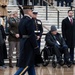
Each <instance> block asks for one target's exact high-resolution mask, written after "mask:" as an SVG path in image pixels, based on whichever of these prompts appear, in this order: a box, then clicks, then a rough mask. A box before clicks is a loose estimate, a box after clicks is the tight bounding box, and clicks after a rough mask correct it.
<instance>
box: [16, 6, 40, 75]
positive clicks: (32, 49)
mask: <svg viewBox="0 0 75 75" xmlns="http://www.w3.org/2000/svg"><path fill="white" fill-rule="evenodd" d="M29 8H30V6H28V7H27V6H26V7H24V17H23V18H22V19H21V21H20V24H19V35H20V56H19V64H18V66H19V69H18V71H17V72H16V73H15V75H24V74H25V73H26V71H28V74H29V75H36V74H35V69H34V53H37V54H39V53H40V52H39V47H38V45H37V41H36V36H35V33H34V22H33V19H32V17H33V12H32V10H31V9H29Z"/></svg>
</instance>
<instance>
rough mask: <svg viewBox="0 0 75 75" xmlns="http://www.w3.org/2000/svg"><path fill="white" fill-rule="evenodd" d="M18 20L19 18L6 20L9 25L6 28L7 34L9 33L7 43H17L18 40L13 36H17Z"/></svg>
mask: <svg viewBox="0 0 75 75" xmlns="http://www.w3.org/2000/svg"><path fill="white" fill-rule="evenodd" d="M19 22H20V19H19V18H13V17H10V18H9V19H8V23H9V28H8V32H9V38H8V40H9V41H19V38H16V37H15V34H18V33H19V32H18V25H19Z"/></svg>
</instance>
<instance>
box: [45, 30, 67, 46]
mask: <svg viewBox="0 0 75 75" xmlns="http://www.w3.org/2000/svg"><path fill="white" fill-rule="evenodd" d="M55 37H56V39H55V38H54V35H52V33H51V31H50V32H48V33H47V34H46V37H45V41H46V45H47V46H50V47H52V46H54V45H55V43H57V42H56V40H57V41H59V43H60V45H61V46H63V45H66V43H65V41H64V39H63V38H62V37H61V35H60V34H59V33H57V34H56V35H55Z"/></svg>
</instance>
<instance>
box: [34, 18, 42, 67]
mask: <svg viewBox="0 0 75 75" xmlns="http://www.w3.org/2000/svg"><path fill="white" fill-rule="evenodd" d="M33 20H34V32H35V36H36V40H37V36H40V39H39V40H37V44H38V46H39V48H40V42H41V36H42V33H43V28H42V22H41V21H40V20H38V19H33ZM40 63H43V61H42V58H41V55H40V54H39V55H35V66H38V65H37V64H40Z"/></svg>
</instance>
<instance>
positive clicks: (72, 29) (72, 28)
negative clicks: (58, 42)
mask: <svg viewBox="0 0 75 75" xmlns="http://www.w3.org/2000/svg"><path fill="white" fill-rule="evenodd" d="M62 35H63V38H64V39H65V40H66V43H67V45H68V47H74V45H75V20H74V19H73V24H71V23H70V21H69V19H68V17H67V18H65V19H64V20H63V21H62Z"/></svg>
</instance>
